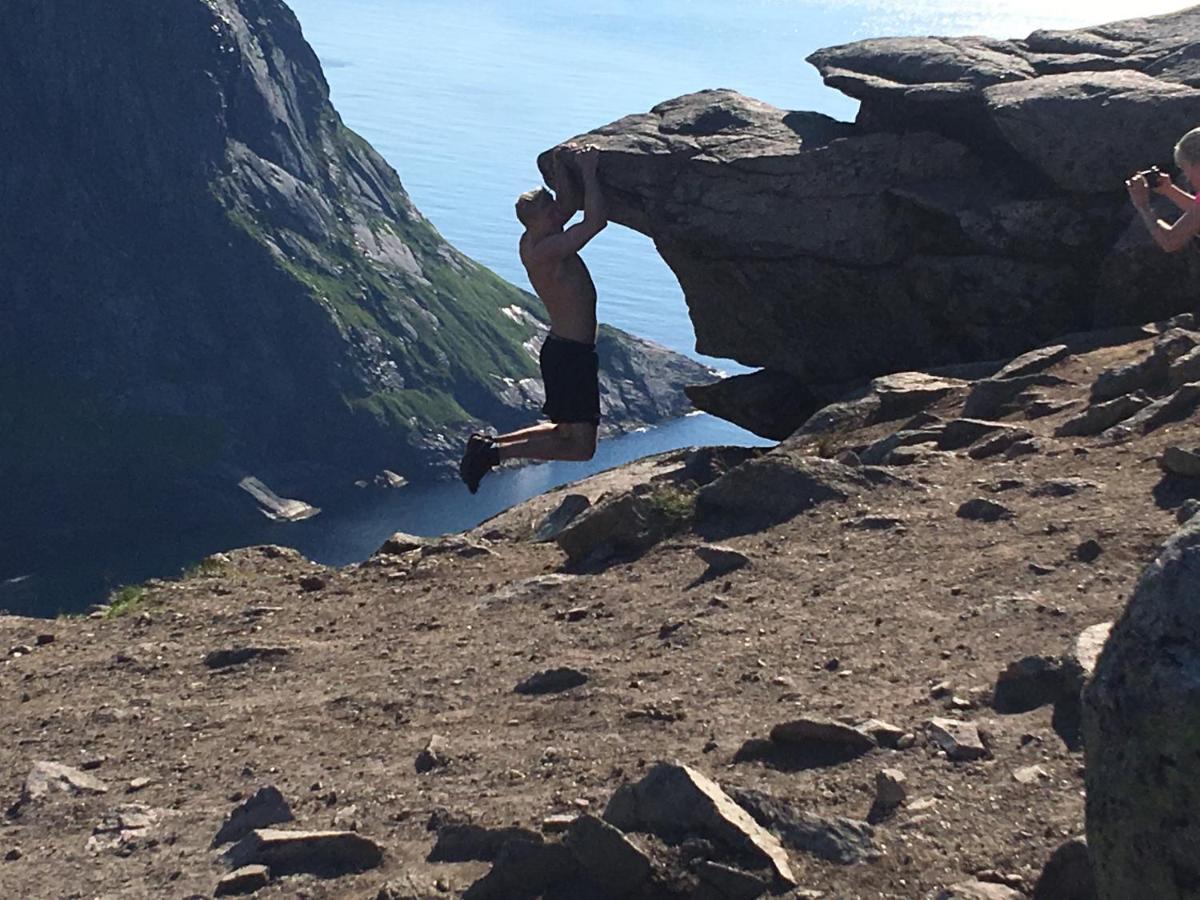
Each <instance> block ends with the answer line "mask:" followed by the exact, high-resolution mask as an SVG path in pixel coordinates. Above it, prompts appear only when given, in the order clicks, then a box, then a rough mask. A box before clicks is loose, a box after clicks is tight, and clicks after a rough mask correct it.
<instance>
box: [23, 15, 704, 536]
mask: <svg viewBox="0 0 1200 900" xmlns="http://www.w3.org/2000/svg"><path fill="white" fill-rule="evenodd" d="M0 106H2V108H3V109H4V110H5V118H4V122H3V125H2V127H0V155H2V156H3V158H4V160H5V164H4V166H3V167H0V197H2V198H3V200H2V201H0V270H2V271H3V280H2V282H0V284H2V285H3V288H2V290H3V295H2V300H3V315H4V327H3V328H0V370H2V376H3V377H2V378H0V434H3V438H2V441H3V445H2V446H3V451H4V452H3V453H0V479H2V480H3V482H4V483H5V484H6V486H8V485H25V486H26V488H27V490H26V491H25V492H24V496H25V497H26V499H27V501H28V502H27V503H25V504H24V507H23V508H21V507H18V508H16V509H14V508H12V507H10V509H9V510H7V512H9V513H10V514H11V519H10V521H11V522H24V523H28V522H29V521H31V518H30V517H34V518H40V519H55V518H58V517H59V516H60V515H61V514H62V513H63V512H65V511H68V510H72V509H73V510H80V509H86V508H88V507H92V506H94V505H95V504H99V503H103V504H104V505H105V507H106V508H108V509H111V510H114V511H120V510H135V509H136V510H141V511H144V510H145V508H146V507H147V506H153V505H159V506H164V507H167V509H164V512H165V513H166V514H172V510H173V509H175V508H177V506H178V501H179V500H180V499H181V498H187V497H190V496H192V487H194V480H195V479H196V478H207V477H208V476H209V475H210V474H211V473H212V472H214V471H221V472H223V473H225V474H226V475H230V474H236V473H238V472H242V471H246V470H254V471H258V472H262V473H264V474H269V475H271V476H272V477H277V478H279V479H280V480H281V481H283V482H285V483H287V482H289V481H292V482H295V481H297V480H299V481H304V480H309V481H311V480H312V477H313V475H314V472H315V471H316V470H315V469H314V466H316V467H336V468H337V469H339V470H341V471H343V472H352V473H355V474H357V475H363V474H368V473H370V472H371V471H372V470H375V471H377V470H378V469H380V468H382V467H385V466H386V467H388V468H391V469H395V470H398V471H401V472H404V473H405V474H409V475H412V474H417V473H420V472H422V471H424V470H427V469H428V468H429V467H431V466H434V465H437V464H439V463H444V462H445V460H446V459H447V458H448V457H449V456H451V455H452V454H453V453H454V451H455V449H456V448H455V446H454V445H455V444H456V443H457V438H458V437H460V436H461V435H462V434H463V433H464V432H465V431H467V430H470V428H471V427H472V426H473V425H478V423H480V422H483V423H487V424H490V425H493V426H497V427H502V428H503V427H506V426H511V425H515V424H517V423H519V422H525V421H528V420H529V419H530V418H531V414H532V412H533V410H534V409H535V408H536V404H537V402H538V391H537V386H536V383H535V382H534V380H533V379H534V378H535V376H536V374H537V372H536V363H535V360H534V358H533V356H532V355H531V353H530V347H531V346H532V344H531V342H532V341H533V339H535V338H536V336H537V335H538V333H539V331H540V329H541V328H542V324H541V321H540V317H541V315H542V313H541V312H540V306H539V305H538V304H537V303H536V300H534V298H532V297H530V296H529V295H527V294H525V293H524V292H522V291H519V290H517V289H516V288H514V287H513V286H511V285H509V284H507V283H505V282H504V281H502V280H501V279H499V278H498V277H497V276H495V275H494V274H492V273H491V272H489V271H487V270H486V269H484V268H483V267H481V266H479V265H478V264H476V263H475V262H473V261H471V260H470V259H468V258H466V257H465V256H463V255H462V254H461V253H459V252H458V251H456V250H455V249H454V248H453V247H451V246H450V245H449V244H447V243H446V242H445V241H444V240H443V239H442V238H441V236H440V235H439V234H438V233H437V232H436V230H435V229H434V228H433V227H432V226H431V225H430V224H429V222H428V221H426V220H425V219H424V218H423V217H422V216H421V214H420V213H419V212H418V211H417V210H416V208H415V207H414V206H413V204H412V203H411V202H410V200H409V198H408V196H407V195H406V193H405V191H404V189H403V187H402V186H401V183H400V181H399V178H398V177H397V175H396V173H395V172H394V171H393V170H392V169H391V168H390V167H389V166H388V165H387V164H386V163H385V162H384V160H383V159H382V158H381V157H380V156H379V155H378V154H377V153H376V152H375V151H374V150H373V149H372V148H371V147H370V146H369V145H368V144H367V143H366V142H365V141H363V140H362V139H361V138H360V137H358V136H357V135H356V134H354V133H353V132H351V131H350V130H349V129H347V128H346V127H345V126H344V125H343V123H342V122H341V120H340V118H339V117H338V115H337V113H336V112H335V110H334V109H333V107H332V106H331V104H330V102H329V90H328V86H327V84H326V82H325V79H324V77H323V75H322V72H321V68H320V65H319V63H318V61H317V58H316V56H315V55H314V53H313V51H312V50H311V48H310V47H309V45H308V44H307V43H306V42H305V40H304V38H303V35H302V33H301V30H300V26H299V23H298V22H297V21H296V19H295V17H294V16H293V14H292V13H291V12H290V10H289V9H288V8H287V7H286V6H285V5H284V4H283V3H282V2H281V0H129V2H123V3H120V4H115V5H114V4H99V3H94V2H82V3H80V2H76V0H69V2H68V0H15V2H13V3H9V4H7V5H6V6H5V25H4V28H3V29H0ZM607 343H608V345H609V347H610V352H609V353H607V354H606V357H605V362H607V363H612V364H613V365H616V366H617V367H618V368H620V367H622V366H625V365H626V364H627V363H628V361H629V359H630V358H636V359H637V360H638V363H639V364H650V365H652V366H653V365H656V364H658V363H661V362H663V361H664V358H665V357H664V354H663V353H661V352H660V351H659V350H656V349H654V348H647V347H645V346H643V345H642V343H640V342H631V341H630V340H629V339H628V336H620V335H618V336H616V337H614V338H613V339H612V340H610V341H608V342H607ZM672 366H673V373H672V374H671V375H670V376H668V375H667V374H666V371H665V370H661V371H660V372H659V373H658V374H657V375H653V376H651V377H649V378H648V379H646V380H645V381H643V382H641V385H642V386H643V387H648V386H650V385H653V387H654V388H655V389H656V390H658V393H657V394H656V395H655V396H654V397H651V398H649V399H646V398H638V397H634V398H632V402H631V403H625V402H624V399H625V398H623V397H622V393H624V394H625V395H630V394H636V391H634V390H632V389H631V388H629V386H628V384H627V379H624V375H623V374H620V375H618V376H614V377H616V378H617V379H618V380H620V381H621V383H620V384H617V383H615V382H614V381H613V378H610V379H608V384H609V386H610V387H611V388H612V390H610V391H609V394H610V397H611V400H612V402H611V403H610V404H609V407H610V413H611V415H612V416H613V418H614V419H615V420H616V421H617V422H618V423H622V422H623V423H625V424H642V423H644V422H645V421H648V420H653V419H652V418H649V419H648V418H647V417H648V416H650V415H651V414H653V416H655V417H661V416H662V415H664V414H665V415H671V414H678V413H679V412H680V411H682V410H683V409H684V408H685V407H686V400H685V399H684V398H683V397H682V392H681V387H682V384H683V383H685V382H686V381H695V380H703V378H704V376H705V370H704V369H703V368H702V367H700V366H696V365H691V364H684V363H681V362H679V361H677V360H676V361H673V362H672ZM685 371H686V375H683V376H682V377H680V375H681V373H682V372H685ZM621 379H624V380H621ZM639 404H640V406H639ZM635 407H637V408H636V409H635ZM226 480H228V479H226ZM234 480H236V479H234ZM168 484H170V485H174V486H175V487H177V488H179V490H178V491H177V492H176V493H175V495H174V496H171V495H170V494H169V493H168V492H166V490H165V486H166V485H168ZM189 485H190V486H189ZM139 514H140V513H139Z"/></svg>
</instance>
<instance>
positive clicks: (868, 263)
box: [539, 10, 1200, 437]
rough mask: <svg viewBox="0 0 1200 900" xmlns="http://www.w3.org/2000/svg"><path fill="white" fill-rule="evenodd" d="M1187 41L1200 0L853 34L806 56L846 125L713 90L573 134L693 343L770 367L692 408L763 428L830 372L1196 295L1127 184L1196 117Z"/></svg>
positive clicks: (1161, 307)
mask: <svg viewBox="0 0 1200 900" xmlns="http://www.w3.org/2000/svg"><path fill="white" fill-rule="evenodd" d="M1193 44H1198V45H1200V13H1197V12H1196V10H1185V11H1182V12H1179V13H1174V14H1171V15H1167V16H1159V17H1155V18H1151V19H1137V20H1129V21H1126V22H1118V23H1113V24H1111V25H1105V26H1098V27H1095V28H1091V29H1084V30H1080V31H1071V32H1035V33H1034V34H1032V35H1030V36H1029V37H1028V38H1026V39H1024V40H994V39H991V38H982V37H959V38H935V37H929V38H883V39H876V40H870V41H862V42H858V43H855V44H848V45H845V46H841V47H833V48H829V49H826V50H821V51H818V52H817V53H815V54H813V55H812V57H810V62H812V63H813V64H814V65H815V66H816V67H817V69H818V70H819V71H820V72H821V74H822V76H823V77H824V79H825V81H826V83H827V84H829V85H830V86H832V87H835V88H837V89H838V90H841V91H843V92H845V93H847V94H849V95H850V96H852V97H855V98H857V99H859V100H860V101H861V102H862V105H861V111H860V114H859V116H858V117H857V119H856V121H855V122H854V123H845V122H837V121H834V120H832V119H830V118H828V117H826V116H822V115H819V114H816V113H811V112H790V111H786V110H781V109H777V108H775V107H772V106H770V105H768V104H765V103H762V102H761V101H758V100H754V99H752V98H749V97H745V96H742V95H740V94H738V93H736V92H733V91H729V90H715V91H702V92H700V93H696V94H690V95H687V96H683V97H678V98H675V99H673V100H669V101H667V102H664V103H661V104H659V105H658V106H656V107H654V108H653V109H652V110H650V111H649V112H648V113H644V114H639V115H631V116H628V117H626V118H623V119H620V120H618V121H617V122H614V123H612V124H610V125H606V126H603V127H601V128H598V129H596V130H595V131H593V132H591V133H589V134H587V135H586V136H584V137H583V138H582V139H584V140H587V141H588V142H591V143H594V144H595V145H597V146H598V147H599V148H600V151H601V160H600V177H601V181H602V183H603V184H604V186H605V188H606V190H607V194H608V199H609V208H610V214H611V216H612V218H613V219H615V220H616V221H618V222H621V223H622V224H625V225H627V226H629V227H631V228H634V229H636V230H638V231H641V232H643V233H644V234H647V235H649V236H650V237H651V238H653V240H654V242H655V245H656V247H657V249H658V251H659V253H660V254H661V255H662V257H663V259H664V260H665V261H666V262H667V264H668V265H669V266H670V267H671V269H672V270H673V271H674V272H675V274H676V276H677V277H678V279H679V282H680V284H681V285H682V287H683V289H684V293H685V295H686V297H687V301H688V305H689V307H690V310H691V316H692V321H693V323H694V325H695V329H696V338H697V346H698V348H699V349H700V350H701V351H703V352H706V353H709V354H712V355H714V356H724V357H731V358H734V359H737V360H738V361H739V362H741V363H744V364H746V365H749V366H758V367H761V368H762V369H764V370H765V372H766V373H767V374H766V376H764V378H762V379H760V380H757V381H752V380H748V379H747V378H746V377H745V376H739V377H738V380H737V381H736V383H735V384H731V385H729V386H728V388H727V389H724V390H720V389H715V388H707V389H705V391H703V392H693V397H694V399H696V401H697V402H698V403H699V404H700V405H702V406H704V407H705V408H707V409H709V410H710V411H712V412H714V413H715V414H717V415H722V416H728V417H729V418H731V419H732V420H735V421H738V422H740V423H741V424H745V425H748V426H749V427H751V428H755V429H756V430H759V432H760V433H762V434H770V435H771V436H773V437H777V436H778V435H779V434H780V433H782V431H783V430H784V429H786V428H787V427H788V426H790V425H791V424H792V423H794V422H796V421H798V420H800V419H802V418H803V417H804V416H805V415H806V410H810V409H811V406H812V401H813V397H814V395H816V396H820V395H821V394H822V392H823V391H824V390H826V389H828V388H829V387H830V386H831V385H834V384H837V383H846V382H853V381H856V380H857V381H862V380H865V379H867V378H870V377H873V376H877V375H881V374H885V373H889V372H896V371H900V370H903V369H928V368H930V367H932V366H939V365H949V364H956V363H963V362H971V361H980V360H989V359H996V360H999V359H1006V358H1011V357H1013V356H1016V355H1017V354H1019V353H1023V352H1025V351H1026V350H1029V349H1031V348H1032V347H1035V346H1038V345H1041V344H1044V343H1046V342H1047V341H1048V340H1049V339H1051V338H1053V337H1055V336H1057V335H1060V334H1063V333H1067V332H1071V331H1078V330H1087V329H1091V328H1093V327H1097V326H1101V325H1105V326H1107V325H1112V324H1116V323H1121V322H1134V321H1145V320H1146V319H1147V318H1167V317H1169V316H1170V315H1171V314H1172V313H1174V312H1178V311H1179V310H1181V309H1186V308H1189V307H1190V305H1191V303H1192V302H1193V297H1194V296H1195V294H1196V290H1197V287H1198V282H1200V260H1197V259H1193V257H1194V254H1177V255H1175V256H1171V255H1168V254H1164V253H1162V252H1161V251H1159V250H1158V248H1157V247H1155V246H1153V244H1152V242H1151V241H1150V240H1149V237H1148V235H1147V234H1146V231H1145V228H1144V227H1143V226H1142V224H1141V223H1140V222H1138V221H1137V220H1136V218H1135V216H1134V215H1133V212H1132V210H1131V209H1130V206H1129V203H1128V199H1127V197H1126V196H1125V191H1124V185H1123V181H1124V179H1125V178H1126V177H1127V176H1128V175H1129V174H1130V173H1131V172H1132V171H1134V170H1135V169H1138V168H1141V167H1144V166H1147V165H1150V164H1152V163H1158V164H1160V165H1168V164H1169V161H1170V157H1171V149H1172V146H1173V144H1174V142H1175V141H1176V140H1177V139H1178V137H1179V136H1180V135H1181V134H1183V133H1184V132H1185V131H1187V130H1188V129H1189V128H1191V127H1193V126H1194V125H1195V124H1196V123H1197V122H1200V88H1198V87H1197V85H1200V52H1198V51H1195V50H1193V49H1192V47H1193ZM553 153H554V151H547V152H546V153H545V154H543V155H542V157H541V158H540V159H539V164H540V166H541V168H542V171H543V173H545V174H546V176H547V178H548V179H552V178H553V173H554V168H553V166H552V161H553ZM567 177H568V178H570V179H572V180H574V179H575V176H574V175H572V174H571V173H570V172H568V174H567ZM1162 214H1163V215H1164V216H1167V217H1169V216H1171V215H1173V214H1174V213H1173V211H1172V210H1171V209H1170V208H1164V209H1163V210H1162ZM742 400H745V401H746V403H747V404H749V405H752V406H754V407H755V409H754V411H753V412H747V411H745V410H742V409H741V408H740V402H739V401H742Z"/></svg>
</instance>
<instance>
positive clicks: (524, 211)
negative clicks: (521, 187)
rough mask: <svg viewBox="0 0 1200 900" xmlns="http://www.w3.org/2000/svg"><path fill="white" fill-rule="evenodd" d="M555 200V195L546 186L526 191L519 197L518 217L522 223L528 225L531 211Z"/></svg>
mask: <svg viewBox="0 0 1200 900" xmlns="http://www.w3.org/2000/svg"><path fill="white" fill-rule="evenodd" d="M553 202H554V196H553V195H552V194H551V193H550V192H549V191H548V190H546V189H545V188H544V187H539V188H534V189H533V190H531V191H526V192H525V193H523V194H522V195H521V196H520V197H518V198H517V219H518V220H519V221H520V223H521V224H522V225H528V224H529V213H530V212H532V211H533V210H536V209H541V208H543V207H544V206H545V205H546V204H547V203H553Z"/></svg>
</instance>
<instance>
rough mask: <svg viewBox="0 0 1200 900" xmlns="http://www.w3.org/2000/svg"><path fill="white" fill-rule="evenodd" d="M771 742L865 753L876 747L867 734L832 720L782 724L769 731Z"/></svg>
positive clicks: (815, 719)
mask: <svg viewBox="0 0 1200 900" xmlns="http://www.w3.org/2000/svg"><path fill="white" fill-rule="evenodd" d="M771 740H773V741H776V742H777V743H780V744H792V745H795V746H807V747H812V746H832V747H844V748H847V749H849V750H855V751H858V752H861V753H866V752H867V751H868V750H873V749H874V748H875V746H876V744H875V739H874V738H873V737H871V736H870V735H869V734H866V733H865V732H863V731H860V730H859V729H857V728H854V727H853V726H851V725H844V724H843V723H841V722H835V721H833V720H832V719H821V718H804V719H794V720H793V721H791V722H782V723H780V724H779V725H776V726H775V727H774V728H772V729H771Z"/></svg>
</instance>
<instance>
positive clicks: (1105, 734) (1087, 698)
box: [1083, 523, 1200, 900]
mask: <svg viewBox="0 0 1200 900" xmlns="http://www.w3.org/2000/svg"><path fill="white" fill-rule="evenodd" d="M1083 736H1084V744H1085V747H1086V754H1087V775H1086V783H1087V842H1088V848H1089V851H1090V853H1091V857H1092V864H1093V866H1094V867H1095V872H1096V885H1097V890H1098V896H1099V897H1100V898H1101V900H1127V898H1130V897H1162V898H1184V897H1196V896H1197V885H1200V863H1198V862H1197V856H1196V848H1197V847H1198V846H1200V802H1198V801H1197V797H1196V787H1195V786H1196V783H1197V781H1198V780H1200V756H1198V755H1197V752H1196V748H1197V747H1198V746H1200V523H1194V524H1192V525H1190V526H1187V527H1185V528H1184V529H1183V530H1182V531H1180V532H1179V533H1177V534H1176V535H1175V536H1174V537H1173V538H1172V539H1171V540H1170V541H1168V543H1167V544H1166V546H1165V547H1164V548H1163V551H1162V553H1161V554H1160V555H1159V557H1158V559H1156V560H1155V561H1154V562H1153V563H1152V564H1151V565H1150V567H1149V568H1147V569H1146V571H1145V572H1144V573H1143V574H1142V577H1141V580H1140V581H1139V583H1138V586H1137V589H1136V590H1135V592H1134V594H1133V597H1132V598H1131V599H1130V601H1129V605H1128V606H1127V607H1126V609H1125V613H1124V615H1123V616H1122V617H1121V618H1120V619H1119V620H1118V621H1117V623H1116V625H1115V626H1114V627H1113V630H1112V634H1111V636H1110V637H1109V640H1108V642H1107V644H1106V645H1105V647H1104V650H1103V651H1102V652H1101V654H1100V658H1099V660H1098V662H1097V664H1096V670H1095V673H1094V675H1093V677H1092V679H1091V681H1090V682H1088V684H1087V686H1086V687H1085V688H1084V693H1083Z"/></svg>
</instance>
